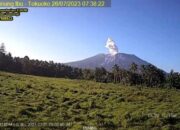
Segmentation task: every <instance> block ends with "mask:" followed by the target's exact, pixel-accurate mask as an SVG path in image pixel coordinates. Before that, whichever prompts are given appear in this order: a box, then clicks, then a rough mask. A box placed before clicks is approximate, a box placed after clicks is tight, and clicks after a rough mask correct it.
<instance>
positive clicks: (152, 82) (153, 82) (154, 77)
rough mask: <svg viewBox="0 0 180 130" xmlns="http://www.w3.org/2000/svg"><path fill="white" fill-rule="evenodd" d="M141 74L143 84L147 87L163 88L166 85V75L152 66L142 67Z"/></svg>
mask: <svg viewBox="0 0 180 130" xmlns="http://www.w3.org/2000/svg"><path fill="white" fill-rule="evenodd" d="M141 73H142V78H143V83H144V84H145V85H147V86H150V87H152V86H162V85H163V83H165V73H164V72H163V71H162V70H160V69H158V68H156V67H155V66H153V65H151V64H149V65H146V66H145V65H142V66H141Z"/></svg>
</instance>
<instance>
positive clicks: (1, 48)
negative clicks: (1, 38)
mask: <svg viewBox="0 0 180 130" xmlns="http://www.w3.org/2000/svg"><path fill="white" fill-rule="evenodd" d="M5 52H6V49H5V45H4V43H1V46H0V53H5Z"/></svg>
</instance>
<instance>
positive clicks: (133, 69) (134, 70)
mask: <svg viewBox="0 0 180 130" xmlns="http://www.w3.org/2000/svg"><path fill="white" fill-rule="evenodd" d="M137 68H138V65H137V64H136V63H134V62H133V63H132V64H131V67H130V71H131V72H132V73H136V71H137Z"/></svg>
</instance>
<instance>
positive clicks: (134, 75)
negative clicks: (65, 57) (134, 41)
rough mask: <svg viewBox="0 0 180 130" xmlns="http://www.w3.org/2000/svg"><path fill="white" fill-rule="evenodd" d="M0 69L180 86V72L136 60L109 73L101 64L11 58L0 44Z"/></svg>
mask: <svg viewBox="0 0 180 130" xmlns="http://www.w3.org/2000/svg"><path fill="white" fill-rule="evenodd" d="M138 68H140V69H138ZM0 70H2V71H7V72H13V73H21V74H29V75H36V76H47V77H58V78H70V79H86V80H95V81H96V82H103V83H107V82H108V83H109V82H113V83H121V84H123V85H142V86H147V87H170V88H177V89H180V74H179V73H177V72H173V71H171V72H170V74H166V73H165V72H164V71H162V70H160V69H158V68H156V67H155V66H153V65H151V64H149V65H147V66H144V65H143V66H137V65H136V64H135V63H132V65H131V66H130V68H129V70H124V69H122V68H120V67H119V66H118V65H114V66H113V67H112V72H108V71H107V70H106V69H105V68H103V67H102V68H96V69H95V70H89V69H80V68H73V67H70V66H67V65H64V64H60V63H54V62H53V61H49V62H47V61H39V60H31V59H29V57H28V56H25V57H24V58H19V57H14V58H13V57H12V56H11V54H10V53H8V54H7V53H6V51H5V46H4V44H2V45H1V47H0Z"/></svg>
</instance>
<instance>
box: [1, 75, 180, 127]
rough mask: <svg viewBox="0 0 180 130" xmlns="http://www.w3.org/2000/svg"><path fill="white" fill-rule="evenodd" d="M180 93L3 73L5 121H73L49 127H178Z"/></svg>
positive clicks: (2, 119)
mask: <svg viewBox="0 0 180 130" xmlns="http://www.w3.org/2000/svg"><path fill="white" fill-rule="evenodd" d="M170 77H171V76H170ZM170 77H169V79H170V80H171V79H174V78H172V77H171V78H170ZM97 78H98V77H97ZM171 82H172V83H174V81H171ZM179 93H180V92H179V90H176V89H168V88H149V87H141V86H136V87H134V86H123V85H120V84H113V83H97V82H95V81H87V80H75V79H74V80H70V79H63V78H46V77H38V76H28V75H22V74H11V73H5V72H0V104H1V107H0V122H15V123H17V122H21V123H24V124H28V122H30V124H31V125H30V126H33V125H34V123H38V122H41V123H42V122H44V123H46V122H59V123H64V124H65V123H66V124H67V123H69V125H62V126H61V127H60V128H57V127H55V126H53V125H52V126H48V127H47V126H46V127H44V129H60V130H89V129H90V130H116V129H121V130H123V129H128V130H179V129H180V94H179ZM35 126H36V125H35ZM8 128H9V129H12V126H8ZM42 128H43V127H40V126H39V128H34V129H35V130H39V129H42ZM16 129H19V127H16Z"/></svg>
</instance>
